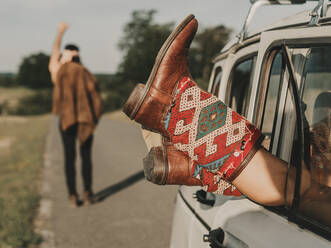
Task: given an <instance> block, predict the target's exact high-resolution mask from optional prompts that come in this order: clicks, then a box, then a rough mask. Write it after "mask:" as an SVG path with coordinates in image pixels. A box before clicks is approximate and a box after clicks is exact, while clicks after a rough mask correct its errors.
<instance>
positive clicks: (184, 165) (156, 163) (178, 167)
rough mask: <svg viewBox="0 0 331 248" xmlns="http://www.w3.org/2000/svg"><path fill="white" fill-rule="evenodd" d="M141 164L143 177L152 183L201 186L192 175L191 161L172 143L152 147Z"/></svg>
mask: <svg viewBox="0 0 331 248" xmlns="http://www.w3.org/2000/svg"><path fill="white" fill-rule="evenodd" d="M143 164H144V173H145V177H146V179H147V180H148V181H150V182H152V183H155V184H159V185H164V184H172V185H189V186H201V182H200V180H198V179H196V178H194V177H193V176H192V168H193V167H192V166H193V163H192V161H191V160H190V159H189V158H188V157H187V156H186V155H185V154H184V153H182V152H180V151H178V150H177V149H176V148H175V147H174V146H173V145H167V146H158V147H153V148H152V149H151V150H150V151H149V153H148V154H147V156H146V157H145V158H144V159H143Z"/></svg>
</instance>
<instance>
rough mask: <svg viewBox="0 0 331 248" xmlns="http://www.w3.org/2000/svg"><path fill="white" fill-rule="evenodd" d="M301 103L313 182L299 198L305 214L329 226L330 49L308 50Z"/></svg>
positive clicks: (330, 185)
mask: <svg viewBox="0 0 331 248" xmlns="http://www.w3.org/2000/svg"><path fill="white" fill-rule="evenodd" d="M302 101H303V108H304V115H305V120H304V121H305V143H306V149H305V155H306V156H305V158H304V162H305V164H306V165H307V168H308V170H309V173H310V176H311V178H312V183H311V186H310V189H309V190H308V191H307V193H306V195H305V196H304V197H303V198H302V204H301V208H302V211H303V212H304V213H305V214H307V215H309V216H312V217H314V218H315V219H317V220H319V221H320V222H322V223H325V224H327V225H328V226H329V227H331V214H330V209H331V47H330V46H328V47H327V46H324V47H315V48H311V50H310V53H309V55H308V57H307V61H306V64H305V68H304V73H303V82H302ZM325 211H326V212H325ZM323 214H324V216H323Z"/></svg>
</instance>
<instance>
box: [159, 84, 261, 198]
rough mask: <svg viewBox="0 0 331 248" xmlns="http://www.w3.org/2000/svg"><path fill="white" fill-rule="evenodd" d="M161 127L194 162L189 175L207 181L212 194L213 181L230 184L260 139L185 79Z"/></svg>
mask: <svg viewBox="0 0 331 248" xmlns="http://www.w3.org/2000/svg"><path fill="white" fill-rule="evenodd" d="M165 127H166V129H167V131H168V134H169V136H170V140H171V142H172V143H173V144H174V146H175V147H176V148H177V149H178V150H180V151H182V152H184V153H185V154H186V155H187V156H188V157H190V158H191V159H192V160H193V161H195V162H196V163H195V165H194V173H193V176H194V177H196V178H199V179H201V180H207V181H210V182H209V183H206V184H207V185H209V186H211V187H212V188H210V189H208V191H212V192H213V191H215V190H217V188H216V185H215V183H213V182H215V181H219V180H220V179H222V178H223V179H225V180H227V181H228V182H229V183H232V182H233V180H234V179H235V178H236V177H237V176H238V175H239V174H240V173H241V171H242V170H243V169H244V168H245V167H246V165H247V164H248V162H249V161H250V160H251V158H252V157H253V156H254V154H255V152H256V151H257V150H258V149H259V147H260V144H261V142H262V140H263V135H262V134H261V132H260V130H258V129H257V128H256V127H255V126H254V125H253V124H251V123H250V122H249V121H248V120H246V119H245V118H244V117H243V116H241V115H239V114H238V113H237V112H235V111H233V110H232V109H231V108H229V107H227V106H226V105H225V104H224V103H223V102H222V101H220V100H219V99H218V98H217V97H215V96H213V95H212V94H210V93H208V92H205V91H203V90H202V89H200V88H199V87H198V86H197V85H196V84H195V83H194V82H193V81H192V80H191V79H190V78H189V77H183V78H182V79H181V80H180V82H179V84H178V87H177V91H176V94H175V96H174V99H173V103H172V107H171V109H170V111H169V114H168V116H167V118H166V122H165ZM209 172H212V173H213V177H210V175H209ZM206 177H208V178H209V179H206Z"/></svg>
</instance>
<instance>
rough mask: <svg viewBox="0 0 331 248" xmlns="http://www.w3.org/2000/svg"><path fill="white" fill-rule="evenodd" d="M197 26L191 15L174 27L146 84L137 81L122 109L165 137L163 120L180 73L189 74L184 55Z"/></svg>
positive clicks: (186, 58)
mask: <svg viewBox="0 0 331 248" xmlns="http://www.w3.org/2000/svg"><path fill="white" fill-rule="evenodd" d="M197 28H198V23H197V21H196V19H195V18H194V16H193V15H189V16H188V17H186V18H185V19H184V20H183V21H182V23H181V24H179V25H178V26H177V28H176V29H175V30H174V31H173V32H172V33H171V34H170V36H169V37H168V39H167V40H166V41H165V43H164V44H163V46H162V48H161V49H160V51H159V53H158V55H157V57H156V60H155V64H154V66H153V69H152V72H151V74H150V75H149V78H148V80H147V83H146V85H143V84H138V85H137V86H136V87H135V89H134V90H133V92H132V93H131V95H130V96H129V98H128V100H127V101H126V103H125V105H124V108H123V111H124V112H125V114H126V115H127V116H129V117H130V118H131V119H134V120H135V121H136V122H139V123H141V124H142V125H143V126H146V127H148V129H150V130H153V131H157V132H160V133H161V134H163V135H164V136H167V131H166V130H165V128H164V124H163V121H164V118H165V116H166V114H167V113H168V110H169V108H170V105H171V102H172V98H173V95H174V91H175V89H176V85H177V84H178V82H179V80H180V79H181V78H182V77H183V76H190V72H189V70H188V66H187V64H188V56H187V55H188V49H189V46H190V44H191V41H192V39H193V37H194V35H195V33H196V31H197Z"/></svg>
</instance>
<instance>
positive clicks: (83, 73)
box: [53, 62, 102, 144]
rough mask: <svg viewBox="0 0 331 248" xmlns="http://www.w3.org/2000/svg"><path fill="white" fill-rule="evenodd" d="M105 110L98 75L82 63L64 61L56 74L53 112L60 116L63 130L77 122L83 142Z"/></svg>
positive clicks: (79, 135)
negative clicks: (97, 80) (98, 85)
mask: <svg viewBox="0 0 331 248" xmlns="http://www.w3.org/2000/svg"><path fill="white" fill-rule="evenodd" d="M101 112H102V102H101V97H100V95H99V92H98V89H97V83H96V79H95V77H94V76H93V75H92V74H91V73H90V72H89V71H88V70H87V69H85V68H84V67H83V66H82V65H80V64H77V63H74V62H70V63H66V64H63V65H62V66H61V67H60V69H59V71H58V72H57V74H56V81H55V83H54V91H53V114H58V115H60V119H61V129H62V130H66V129H67V128H68V127H70V126H72V125H74V124H76V123H77V124H78V138H79V141H80V144H83V143H84V142H85V141H86V140H87V138H88V137H89V136H90V135H91V134H92V133H93V131H94V129H95V127H96V125H97V123H98V120H99V118H100V116H101Z"/></svg>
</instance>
